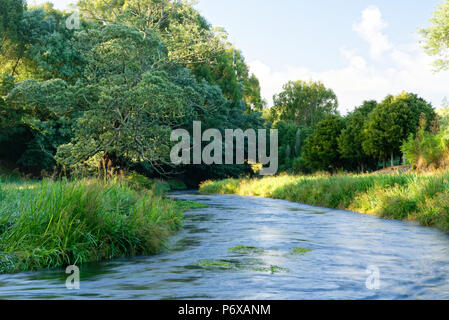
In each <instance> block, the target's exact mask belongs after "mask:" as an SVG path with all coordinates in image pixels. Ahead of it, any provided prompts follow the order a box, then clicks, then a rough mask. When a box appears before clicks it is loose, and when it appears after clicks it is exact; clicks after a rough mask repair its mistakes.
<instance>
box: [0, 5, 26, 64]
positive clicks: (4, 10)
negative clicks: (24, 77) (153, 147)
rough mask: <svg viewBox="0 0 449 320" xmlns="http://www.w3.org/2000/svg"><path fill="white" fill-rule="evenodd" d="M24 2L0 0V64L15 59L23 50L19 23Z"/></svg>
mask: <svg viewBox="0 0 449 320" xmlns="http://www.w3.org/2000/svg"><path fill="white" fill-rule="evenodd" d="M24 8H25V1H23V0H2V5H1V7H0V62H1V64H2V65H3V64H4V63H5V60H8V59H12V58H14V57H16V56H17V55H18V54H19V53H20V51H21V50H23V43H22V41H21V34H20V31H21V28H20V21H21V20H22V15H23V11H24Z"/></svg>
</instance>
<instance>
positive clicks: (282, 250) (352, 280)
mask: <svg viewBox="0 0 449 320" xmlns="http://www.w3.org/2000/svg"><path fill="white" fill-rule="evenodd" d="M172 196H173V197H174V198H177V199H180V200H193V201H200V202H203V203H205V204H207V205H208V206H209V207H208V208H207V209H198V210H191V211H187V212H186V213H185V224H184V227H183V229H182V230H181V231H180V232H179V233H178V234H176V235H175V236H173V237H172V238H171V239H170V241H169V243H168V244H167V250H165V251H164V252H163V253H162V254H159V255H156V256H152V257H135V258H123V259H116V260H112V261H107V262H102V263H95V264H87V265H83V266H81V267H80V270H81V273H80V280H81V281H80V289H79V290H68V289H67V288H66V286H65V281H66V278H67V276H68V275H67V274H65V270H63V269H57V270H44V271H37V272H25V273H18V274H13V275H0V298H2V299H449V236H448V235H446V234H444V233H442V232H440V231H438V230H437V229H434V228H427V227H420V226H417V225H415V224H412V223H407V222H401V221H390V220H383V219H379V218H377V217H374V216H368V215H362V214H357V213H353V212H348V211H341V210H331V209H326V208H317V207H311V206H306V205H302V204H297V203H292V202H288V201H282V200H273V199H264V198H255V197H240V196H230V195H226V196H225V195H211V196H205V195H200V194H197V193H195V192H185V193H176V194H173V195H172ZM237 246H240V247H237Z"/></svg>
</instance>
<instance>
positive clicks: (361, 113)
mask: <svg viewBox="0 0 449 320" xmlns="http://www.w3.org/2000/svg"><path fill="white" fill-rule="evenodd" d="M376 107H377V102H376V101H365V102H364V103H363V104H362V106H360V107H358V108H356V109H355V110H354V111H353V112H351V113H350V114H348V115H347V116H346V119H345V120H346V127H345V128H344V129H343V130H342V132H341V135H340V136H339V138H338V150H339V152H340V154H341V157H342V158H343V159H346V160H347V161H348V162H349V163H347V164H346V165H347V166H348V167H353V168H354V167H358V169H359V170H361V171H362V172H363V171H365V168H367V166H369V164H370V163H372V162H373V159H372V158H371V157H369V156H368V155H367V154H366V153H365V152H364V150H363V143H364V141H365V139H366V136H365V132H364V127H365V123H366V120H367V118H368V116H369V114H370V113H371V112H372V111H373V110H374V109H375V108H376Z"/></svg>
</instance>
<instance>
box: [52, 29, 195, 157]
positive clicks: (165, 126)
mask: <svg viewBox="0 0 449 320" xmlns="http://www.w3.org/2000/svg"><path fill="white" fill-rule="evenodd" d="M79 41H80V43H81V45H83V46H85V49H87V50H83V51H81V52H82V55H83V59H85V60H86V62H87V65H86V68H85V73H84V77H83V79H82V81H79V83H78V84H77V85H78V86H84V87H86V88H88V89H89V90H90V92H91V93H92V94H90V95H89V96H87V97H86V104H87V105H88V109H87V110H86V111H84V113H83V115H82V116H81V118H80V119H79V120H78V121H77V126H76V130H75V137H74V139H73V141H72V142H71V143H70V144H67V145H64V146H61V147H60V150H59V152H58V153H59V155H58V158H59V160H60V162H61V163H63V164H74V163H77V162H79V161H83V160H87V159H89V158H90V157H92V156H94V155H96V154H98V153H100V152H102V153H105V154H107V155H108V156H109V160H112V159H116V158H119V157H122V158H126V159H129V160H134V161H148V162H156V161H161V160H162V159H163V155H166V154H169V152H167V148H168V143H166V140H167V139H166V137H167V136H168V133H169V131H170V128H172V127H175V126H176V125H177V124H178V123H180V121H181V120H180V119H181V118H182V117H184V116H185V114H186V113H187V112H189V110H188V109H187V108H185V101H184V100H185V99H186V96H187V95H188V94H189V93H190V92H187V91H183V90H182V89H181V88H180V87H179V86H176V85H175V84H174V83H172V81H170V79H169V77H168V74H167V73H166V72H163V71H159V70H161V69H162V66H161V65H160V62H159V56H161V55H163V54H164V51H163V44H162V43H161V42H160V39H159V38H158V36H157V35H156V34H155V33H154V34H153V35H152V36H148V35H146V36H145V35H144V34H142V33H141V32H139V31H138V30H137V28H135V27H132V26H128V25H124V24H109V25H106V26H104V27H98V28H93V29H90V30H86V31H83V32H81V33H80V34H79Z"/></svg>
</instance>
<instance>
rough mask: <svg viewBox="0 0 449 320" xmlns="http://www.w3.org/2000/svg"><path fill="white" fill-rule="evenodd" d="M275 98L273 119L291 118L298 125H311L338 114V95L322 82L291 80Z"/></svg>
mask: <svg viewBox="0 0 449 320" xmlns="http://www.w3.org/2000/svg"><path fill="white" fill-rule="evenodd" d="M273 100H274V107H273V108H272V110H271V112H272V119H274V120H291V121H293V122H294V123H295V124H296V125H302V126H308V127H311V126H314V125H316V124H318V123H319V122H320V121H321V120H323V119H324V118H325V117H326V116H327V115H332V114H337V107H338V101H337V96H336V95H335V93H334V92H333V91H332V90H331V89H327V88H326V87H325V86H324V85H323V84H322V83H321V82H313V81H309V82H305V81H301V80H299V81H296V82H293V81H289V82H288V83H287V84H285V85H284V86H283V92H281V93H280V94H278V95H275V96H274V97H273Z"/></svg>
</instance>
